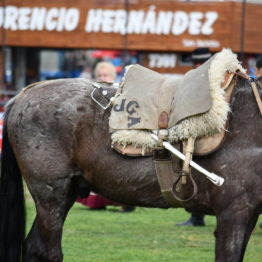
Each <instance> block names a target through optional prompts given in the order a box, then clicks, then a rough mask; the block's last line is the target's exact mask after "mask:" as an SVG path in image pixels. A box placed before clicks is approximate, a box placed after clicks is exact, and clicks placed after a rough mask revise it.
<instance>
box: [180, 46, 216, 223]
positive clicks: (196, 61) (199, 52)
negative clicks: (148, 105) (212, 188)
mask: <svg viewBox="0 0 262 262" xmlns="http://www.w3.org/2000/svg"><path fill="white" fill-rule="evenodd" d="M211 56H212V54H211V52H210V50H209V48H207V47H200V48H197V49H195V50H194V51H193V52H192V61H193V68H197V67H199V66H200V65H202V64H203V63H205V62H206V61H207V60H208V59H209V58H210V57H211ZM176 225H177V226H195V227H196V226H205V220H204V215H202V214H199V213H191V217H190V218H189V219H188V220H187V221H185V222H182V223H178V224H176Z"/></svg>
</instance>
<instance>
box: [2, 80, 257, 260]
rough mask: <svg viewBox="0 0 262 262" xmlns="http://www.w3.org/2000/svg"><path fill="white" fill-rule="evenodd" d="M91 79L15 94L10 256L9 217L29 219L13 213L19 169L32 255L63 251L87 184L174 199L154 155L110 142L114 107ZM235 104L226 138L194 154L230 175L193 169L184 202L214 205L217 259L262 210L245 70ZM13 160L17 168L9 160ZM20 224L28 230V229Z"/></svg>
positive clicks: (112, 195) (233, 256) (229, 254)
mask: <svg viewBox="0 0 262 262" xmlns="http://www.w3.org/2000/svg"><path fill="white" fill-rule="evenodd" d="M92 89H93V88H92V84H91V82H90V81H88V80H83V79H82V80H81V79H71V80H57V81H49V82H44V83H42V84H41V83H40V84H37V85H35V86H32V87H30V88H28V89H26V90H25V91H22V92H21V93H20V94H19V95H18V96H17V97H16V98H15V99H14V100H13V101H12V102H11V103H10V104H9V106H8V108H7V113H6V118H5V127H4V140H3V159H2V162H3V163H2V165H3V166H2V168H3V169H2V185H1V194H3V192H4V194H3V195H2V196H1V198H2V199H1V202H2V203H3V202H4V203H6V205H7V206H5V208H3V210H2V212H3V213H4V214H1V216H2V220H1V224H0V227H1V228H0V230H1V232H0V233H1V235H0V240H1V242H4V243H1V246H2V251H1V252H2V256H3V257H4V260H3V261H8V262H12V261H19V259H18V257H19V253H20V252H19V247H20V245H21V243H20V242H21V239H22V236H21V237H20V238H18V237H17V236H16V239H17V242H16V243H15V244H14V246H12V244H11V242H12V241H13V239H11V237H12V234H10V231H9V229H8V228H7V225H9V227H12V226H14V224H15V225H17V226H22V223H21V225H20V224H17V223H15V222H14V223H12V216H13V217H14V216H16V213H13V212H15V211H16V206H9V205H8V203H12V202H8V201H14V200H12V197H13V195H15V193H16V192H21V191H18V190H10V192H11V193H9V194H5V191H4V190H6V191H7V192H9V191H8V188H12V187H13V185H16V183H19V181H20V177H21V176H20V173H19V169H20V171H21V173H22V176H23V178H24V180H25V181H26V183H27V185H28V188H29V190H30V192H31V194H32V196H33V198H34V201H35V204H36V209H37V216H36V219H35V222H34V224H33V226H32V229H31V231H30V233H29V235H28V236H27V238H26V241H25V245H24V252H23V253H24V261H28V262H29V261H30V262H31V261H33V262H37V261H50V262H51V261H52V262H54V261H57V262H58V261H62V250H61V238H62V226H63V223H64V220H65V218H66V215H67V212H68V211H69V209H70V207H71V206H72V205H73V203H74V201H75V199H76V197H77V194H78V193H79V190H81V192H82V193H83V191H86V192H88V191H89V190H93V191H96V192H98V193H99V194H101V195H103V196H105V197H107V198H109V199H112V200H114V201H117V202H122V203H125V204H129V205H134V206H146V207H160V208H168V207H169V205H168V204H167V202H166V201H165V200H164V199H163V197H162V195H161V192H160V188H159V184H158V181H157V177H156V173H155V167H154V164H153V161H152V158H151V157H145V158H129V157H126V156H121V155H120V154H118V153H116V152H114V151H112V149H111V147H110V143H111V141H110V136H109V132H108V117H109V113H110V112H109V110H106V111H104V110H103V109H101V108H100V107H99V106H98V105H97V104H95V103H94V102H93V101H92V100H91V98H90V93H91V91H92ZM231 108H232V117H231V120H230V122H229V127H228V130H229V132H228V135H227V137H226V140H225V142H224V145H223V147H222V148H221V149H219V150H218V151H216V152H215V153H213V154H210V155H208V156H205V157H198V158H195V161H197V162H198V163H199V164H200V165H202V166H203V167H205V168H206V169H207V170H209V171H212V172H214V173H216V174H217V175H220V176H222V177H224V178H225V183H224V185H223V186H222V187H217V186H215V185H213V184H212V183H211V182H210V181H209V180H207V179H206V178H205V177H204V176H202V175H200V174H198V173H197V172H195V171H194V172H193V176H194V178H195V180H196V183H197V184H198V186H199V193H198V195H197V196H196V197H195V198H194V199H193V200H190V201H189V202H186V203H184V204H183V207H185V208H186V209H187V210H189V211H197V212H202V213H205V214H214V215H216V217H217V229H216V232H215V236H216V261H217V262H218V261H219V262H222V261H223V262H225V261H227V262H229V261H230V262H233V261H234V262H240V261H242V260H243V257H244V253H245V248H246V245H247V243H248V240H249V237H250V234H251V232H252V230H253V228H254V226H255V224H256V222H257V219H258V216H259V214H260V213H261V210H262V165H261V164H260V162H261V156H262V132H261V130H262V121H261V116H260V115H259V111H258V108H257V105H256V102H255V99H254V97H253V94H252V91H251V87H250V85H249V82H247V81H246V80H242V82H239V81H238V87H237V88H236V90H235V94H234V98H233V101H232V104H231ZM9 140H10V141H9ZM9 142H10V144H9ZM10 147H11V148H12V150H11V151H10V149H11V148H10ZM12 151H13V152H12ZM8 161H9V162H10V161H12V162H11V164H13V167H14V168H12V167H10V166H8V165H7V164H8ZM16 162H17V164H18V166H19V168H16V165H15V163H16ZM10 174H11V175H10ZM83 177H84V178H85V180H82V179H81V178H83ZM10 181H11V182H10ZM17 181H18V182H17ZM20 185H21V181H20ZM5 188H6V189H5ZM18 188H19V186H18ZM84 193H85V192H84ZM14 199H15V201H16V198H14ZM19 206H21V205H18V204H17V207H18V208H19ZM181 206H182V205H181ZM9 209H11V211H9ZM20 211H21V208H20ZM9 216H10V217H9ZM8 221H9V222H8ZM10 221H11V222H10ZM12 230H13V232H16V231H15V229H12ZM19 232H20V233H19V235H22V233H23V230H21V229H20V231H19ZM19 241H20V242H19ZM1 246H0V247H1ZM15 250H16V252H17V253H15ZM17 250H18V251H17ZM11 253H13V254H16V256H15V255H10V254H11ZM0 255H1V253H0ZM1 261H2V260H1Z"/></svg>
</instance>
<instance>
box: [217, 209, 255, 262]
mask: <svg viewBox="0 0 262 262" xmlns="http://www.w3.org/2000/svg"><path fill="white" fill-rule="evenodd" d="M257 219H258V216H257V215H255V214H254V212H253V210H250V209H248V208H247V207H246V208H243V204H242V205H239V208H234V207H230V208H228V209H226V210H223V211H222V213H221V214H219V215H218V216H217V229H216V232H215V236H216V262H242V261H243V258H244V254H245V250H246V246H247V244H248V241H249V238H250V235H251V233H252V231H253V229H254V227H255V225H256V222H257Z"/></svg>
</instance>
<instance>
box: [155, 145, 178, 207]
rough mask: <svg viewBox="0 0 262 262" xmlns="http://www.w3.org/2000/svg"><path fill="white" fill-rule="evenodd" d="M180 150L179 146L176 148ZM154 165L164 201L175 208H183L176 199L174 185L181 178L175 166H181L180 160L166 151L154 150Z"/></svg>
mask: <svg viewBox="0 0 262 262" xmlns="http://www.w3.org/2000/svg"><path fill="white" fill-rule="evenodd" d="M175 147H176V148H177V149H178V150H179V148H178V147H180V145H179V144H177V145H176V146H175ZM153 157H154V164H155V169H156V174H157V179H158V183H159V185H160V189H161V193H162V196H163V197H164V199H165V200H166V201H167V203H168V204H170V205H171V206H173V207H181V203H180V202H179V201H178V200H177V199H176V198H175V197H174V194H173V185H174V183H175V182H176V180H177V179H178V177H179V172H175V171H174V168H173V164H174V166H181V163H180V160H179V159H178V158H173V157H172V155H171V153H170V152H169V151H168V150H166V149H160V150H154V153H153Z"/></svg>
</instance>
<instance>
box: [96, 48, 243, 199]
mask: <svg viewBox="0 0 262 262" xmlns="http://www.w3.org/2000/svg"><path fill="white" fill-rule="evenodd" d="M237 71H239V72H241V73H244V74H245V70H244V69H243V68H242V66H241V65H240V63H239V61H238V60H237V58H236V55H235V54H233V53H232V52H231V50H229V49H224V50H222V51H221V52H219V53H217V54H215V55H214V56H213V57H212V58H210V59H209V60H208V61H207V62H206V63H204V64H203V65H201V66H200V67H198V68H197V69H193V70H190V71H189V72H188V73H186V74H185V75H184V76H183V77H182V78H179V79H176V78H171V77H167V76H164V75H161V74H159V73H157V72H154V71H152V70H149V69H147V68H145V67H142V66H140V65H131V66H128V67H127V70H126V73H125V76H124V78H123V81H122V82H121V83H120V86H119V88H118V89H115V91H116V94H115V96H114V97H113V99H112V98H111V100H110V101H111V102H110V103H111V104H112V109H111V115H110V118H109V127H110V132H111V138H112V147H113V148H114V149H115V150H116V151H118V152H120V153H121V154H124V155H129V156H136V157H137V156H139V155H145V156H147V155H152V154H153V152H155V153H154V161H155V165H156V170H157V175H158V179H159V183H160V187H161V191H162V193H163V195H164V197H165V198H166V200H167V201H168V202H169V203H171V202H173V201H174V199H173V196H172V197H170V194H169V193H170V191H172V190H173V187H174V183H175V184H176V185H175V187H176V190H177V191H178V192H179V191H181V184H186V182H187V179H186V176H184V175H183V176H182V178H181V179H180V178H179V179H178V177H177V176H174V175H173V174H171V173H172V172H173V170H174V167H173V166H174V161H173V160H172V158H171V157H170V154H167V153H166V152H165V151H164V153H163V152H162V151H161V150H163V148H161V145H160V143H158V142H157V141H155V140H154V139H152V136H151V133H152V132H153V133H155V134H157V136H158V138H159V140H160V141H163V140H164V141H168V142H170V143H172V144H173V145H174V144H175V146H176V147H177V148H179V149H180V150H182V151H183V152H184V153H185V161H184V163H183V172H182V173H183V174H187V175H188V174H190V168H189V162H190V161H191V159H192V154H193V152H194V153H195V154H198V155H204V154H208V153H210V152H213V151H214V150H216V149H217V148H218V147H219V145H221V143H222V141H223V138H224V135H225V132H226V123H227V118H228V112H229V111H230V107H229V102H230V98H231V94H232V91H233V87H234V81H233V74H234V73H235V72H237ZM96 85H97V84H96ZM181 144H182V145H183V147H181V146H180V145H181ZM163 161H165V162H163ZM166 163H169V164H166ZM175 169H177V168H175ZM167 173H169V174H167ZM178 180H179V184H178ZM191 181H192V183H193V190H194V193H193V196H194V195H195V194H196V186H195V185H194V181H193V180H192V179H191ZM189 199H191V197H189V198H186V200H189ZM179 200H180V201H182V199H179ZM176 204H177V203H176Z"/></svg>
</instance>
